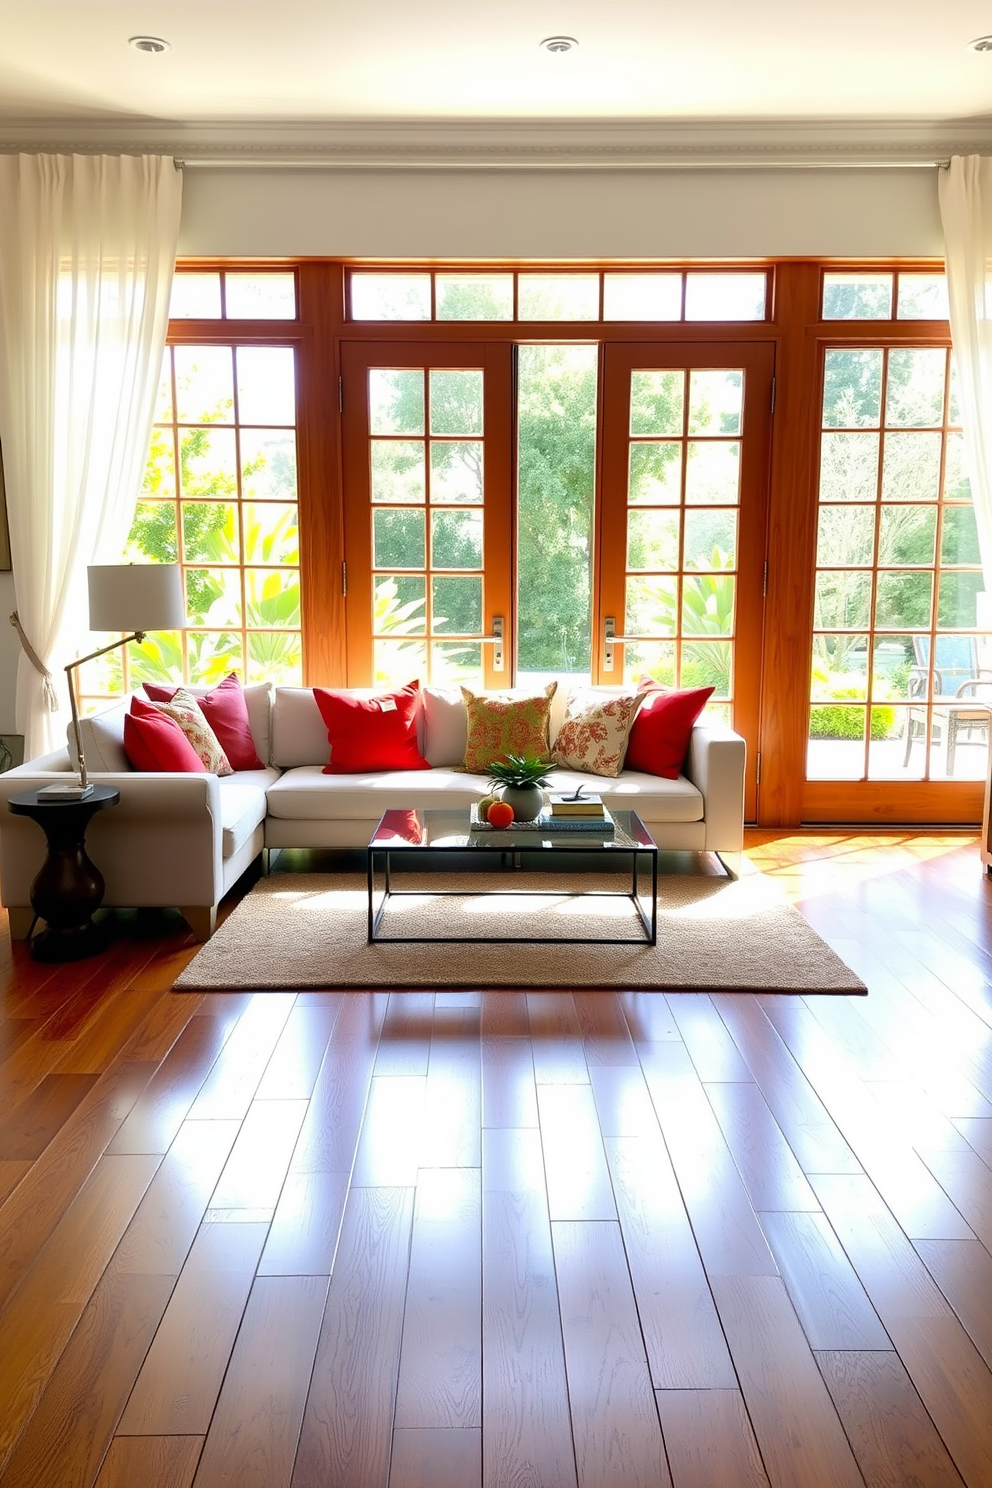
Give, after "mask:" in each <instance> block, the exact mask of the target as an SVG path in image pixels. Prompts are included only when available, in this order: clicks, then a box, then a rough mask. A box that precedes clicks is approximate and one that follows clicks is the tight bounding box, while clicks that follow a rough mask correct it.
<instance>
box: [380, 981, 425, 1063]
mask: <svg viewBox="0 0 992 1488" xmlns="http://www.w3.org/2000/svg"><path fill="white" fill-rule="evenodd" d="M434 996H435V994H434V993H433V992H390V994H389V1000H388V1004H387V1006H386V1016H385V1018H384V1019H383V1023H382V1035H381V1037H380V1040H379V1048H378V1051H377V1053H376V1058H375V1073H376V1075H377V1076H380V1075H381V1076H383V1077H388V1076H395V1077H402V1076H404V1075H405V1076H414V1075H426V1074H427V1061H428V1059H429V1058H430V1050H431V1028H432V1027H433V1023H434Z"/></svg>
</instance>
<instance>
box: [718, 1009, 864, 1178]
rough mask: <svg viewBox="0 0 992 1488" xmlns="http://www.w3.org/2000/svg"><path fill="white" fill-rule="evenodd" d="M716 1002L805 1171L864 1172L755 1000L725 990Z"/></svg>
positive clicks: (752, 1074)
mask: <svg viewBox="0 0 992 1488" xmlns="http://www.w3.org/2000/svg"><path fill="white" fill-rule="evenodd" d="M712 1000H713V1004H714V1006H715V1007H716V1008H717V1010H718V1011H719V1013H720V1016H721V1018H722V1019H723V1021H724V1023H725V1024H726V1025H727V1027H728V1028H729V1029H730V1032H731V1033H732V1035H733V1038H734V1042H735V1043H736V1045H737V1047H738V1048H739V1049H740V1051H741V1053H742V1054H743V1056H744V1058H745V1060H746V1061H747V1066H748V1069H749V1070H750V1071H751V1076H752V1078H753V1079H754V1082H755V1084H756V1085H757V1087H758V1089H759V1090H760V1091H761V1094H762V1096H763V1097H764V1100H765V1102H766V1104H767V1106H768V1109H769V1110H770V1111H771V1113H772V1115H773V1116H774V1117H775V1120H776V1122H777V1123H778V1126H779V1129H780V1130H781V1132H782V1134H783V1136H784V1137H785V1139H786V1141H787V1142H788V1143H789V1146H790V1147H791V1148H792V1151H793V1152H794V1153H795V1155H796V1159H797V1161H798V1163H799V1165H800V1167H801V1168H802V1169H803V1172H804V1173H860V1172H861V1164H860V1163H859V1162H858V1160H857V1158H856V1157H855V1155H854V1153H853V1152H852V1151H851V1149H850V1147H849V1146H848V1144H847V1142H846V1141H845V1139H844V1137H843V1136H842V1134H841V1133H840V1132H839V1131H838V1129H837V1127H836V1125H835V1124H834V1122H833V1120H832V1118H831V1116H830V1113H829V1111H828V1110H827V1108H826V1107H825V1106H824V1104H823V1102H822V1101H821V1100H820V1098H819V1097H818V1096H817V1094H816V1092H815V1091H814V1090H813V1087H812V1086H811V1085H810V1083H809V1080H808V1079H807V1078H806V1075H805V1074H804V1073H803V1070H802V1069H801V1067H800V1065H799V1064H798V1063H797V1062H796V1060H795V1058H794V1057H793V1054H792V1052H791V1051H790V1050H789V1048H788V1047H787V1046H786V1044H785V1042H784V1040H783V1039H782V1037H781V1035H780V1034H779V1032H778V1030H777V1029H775V1028H774V1027H773V1026H772V1024H770V1023H769V1021H768V1018H767V1017H766V1015H765V1012H764V1010H763V1009H762V1008H761V1007H760V1006H759V1004H758V1002H757V1001H756V999H755V998H753V997H738V996H731V995H730V994H727V993H720V994H715V995H714V996H713V999H712Z"/></svg>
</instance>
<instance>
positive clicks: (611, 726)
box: [553, 689, 646, 776]
mask: <svg viewBox="0 0 992 1488" xmlns="http://www.w3.org/2000/svg"><path fill="white" fill-rule="evenodd" d="M645 696H646V694H644V693H636V692H614V693H605V692H600V691H592V690H591V689H583V690H581V691H577V692H574V693H572V694H571V695H570V696H569V699H568V703H567V705H566V708H565V717H564V719H563V720H562V725H561V728H560V729H559V730H558V736H557V738H556V739H555V745H554V756H553V757H554V761H555V763H556V764H558V765H567V766H568V767H569V768H570V769H572V770H585V771H588V772H589V773H590V774H592V775H606V776H617V775H619V774H620V771H621V770H622V769H623V764H624V757H625V755H626V753H627V740H628V738H629V736H630V729H631V725H632V723H633V722H634V718H635V717H636V715H637V710H638V708H639V707H640V706H641V704H642V702H643V701H644V698H645Z"/></svg>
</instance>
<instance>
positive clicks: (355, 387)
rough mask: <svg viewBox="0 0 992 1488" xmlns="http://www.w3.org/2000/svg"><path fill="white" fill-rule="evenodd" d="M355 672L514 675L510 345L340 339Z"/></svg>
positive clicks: (371, 678) (481, 677) (355, 681)
mask: <svg viewBox="0 0 992 1488" xmlns="http://www.w3.org/2000/svg"><path fill="white" fill-rule="evenodd" d="M341 365H342V373H343V381H342V389H343V408H342V423H343V431H344V477H345V481H344V498H345V499H344V520H345V545H344V552H345V593H346V601H345V615H346V625H347V656H348V680H349V683H350V684H351V685H357V686H365V685H368V684H369V683H371V682H375V683H376V684H379V685H381V684H383V683H391V684H393V683H397V682H401V681H402V682H406V681H412V680H413V679H414V678H415V677H416V678H419V679H420V680H421V682H422V683H423V684H425V685H426V684H427V683H428V682H433V683H444V682H464V683H465V684H466V685H468V686H476V687H499V686H504V687H505V686H507V685H508V684H509V682H510V679H511V665H510V660H509V659H510V657H512V655H513V649H512V648H513V615H512V603H511V593H512V587H511V560H512V541H511V470H512V455H511V449H512V438H511V387H512V378H511V350H510V347H509V346H508V345H505V344H500V343H489V344H487V343H480V344H474V343H468V342H461V343H456V344H440V343H439V344H432V345H424V344H423V343H421V344H419V345H418V344H414V343H411V342H399V343H383V342H380V343H378V344H374V345H369V344H368V343H365V344H346V345H345V346H343V347H342V363H341Z"/></svg>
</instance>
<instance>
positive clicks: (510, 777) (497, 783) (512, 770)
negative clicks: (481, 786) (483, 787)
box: [489, 754, 552, 821]
mask: <svg viewBox="0 0 992 1488" xmlns="http://www.w3.org/2000/svg"><path fill="white" fill-rule="evenodd" d="M551 768H552V766H551V764H550V762H549V761H548V760H546V759H541V758H540V757H539V756H538V755H536V754H508V755H507V756H506V758H505V759H501V760H494V761H493V763H492V764H491V765H490V766H489V789H490V790H492V791H498V792H499V798H500V800H501V801H505V802H506V803H507V805H508V806H512V807H513V815H514V818H515V819H516V820H517V821H533V820H534V818H535V817H536V816H539V815H540V812H541V808H542V807H543V805H544V786H546V785H547V783H548V771H549V770H550V769H551Z"/></svg>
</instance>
